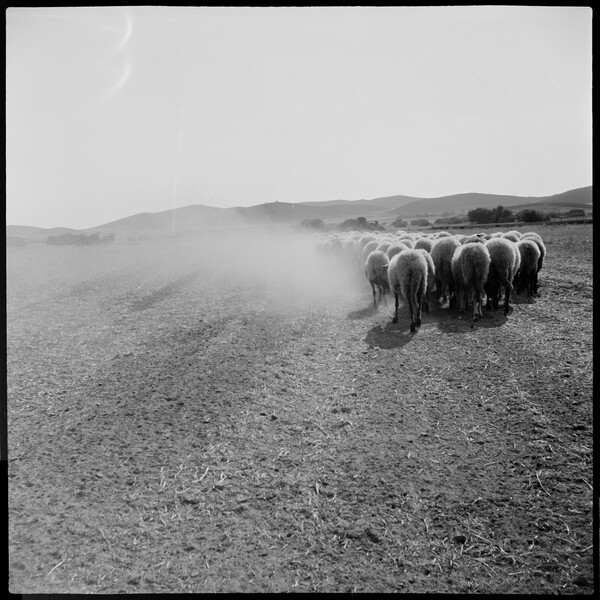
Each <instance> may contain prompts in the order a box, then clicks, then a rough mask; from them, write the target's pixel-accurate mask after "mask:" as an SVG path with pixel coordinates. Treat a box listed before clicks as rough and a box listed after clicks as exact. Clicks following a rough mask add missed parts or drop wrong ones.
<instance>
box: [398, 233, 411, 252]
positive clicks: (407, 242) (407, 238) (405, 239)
mask: <svg viewBox="0 0 600 600" xmlns="http://www.w3.org/2000/svg"><path fill="white" fill-rule="evenodd" d="M396 241H397V242H402V243H403V244H404V245H406V246H408V247H409V248H410V249H411V250H412V249H413V248H414V247H415V240H414V239H413V238H412V237H411V236H409V235H403V236H402V237H399V238H397V239H396Z"/></svg>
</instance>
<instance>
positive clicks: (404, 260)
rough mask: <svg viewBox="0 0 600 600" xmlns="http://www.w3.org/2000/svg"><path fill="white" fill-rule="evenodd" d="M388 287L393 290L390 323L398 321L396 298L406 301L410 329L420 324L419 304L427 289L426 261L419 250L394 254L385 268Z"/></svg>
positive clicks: (410, 249) (414, 329)
mask: <svg viewBox="0 0 600 600" xmlns="http://www.w3.org/2000/svg"><path fill="white" fill-rule="evenodd" d="M387 276H388V283H389V288H390V289H391V290H392V291H393V292H394V299H395V305H394V306H395V309H394V318H393V319H392V323H397V322H398V298H399V295H400V294H401V295H402V297H403V298H405V299H406V301H407V302H408V311H409V314H410V330H411V332H413V333H414V332H415V331H416V330H417V327H420V326H421V305H422V300H423V296H424V295H425V293H426V291H427V261H426V259H425V256H423V252H421V251H419V250H413V249H412V248H409V249H408V250H403V251H402V252H400V253H399V254H396V255H395V256H394V257H393V258H392V259H391V260H390V263H389V265H388V269H387Z"/></svg>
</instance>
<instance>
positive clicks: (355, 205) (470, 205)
mask: <svg viewBox="0 0 600 600" xmlns="http://www.w3.org/2000/svg"><path fill="white" fill-rule="evenodd" d="M499 205H502V206H504V207H505V208H508V209H510V210H513V211H514V210H518V209H522V208H537V209H539V210H545V211H548V210H557V211H558V210H568V209H570V208H584V209H587V210H591V209H592V186H588V187H583V188H577V189H573V190H569V191H566V192H563V193H560V194H554V195H552V196H542V197H530V196H507V195H498V194H482V193H465V194H454V195H450V196H441V197H438V198H416V197H412V196H402V195H398V196H385V197H380V198H373V199H371V200H364V199H362V200H329V201H325V202H300V203H295V204H292V203H287V202H269V203H264V204H257V205H255V206H247V207H233V208H217V207H214V206H206V205H202V204H192V205H190V206H185V207H181V208H175V209H171V210H166V211H162V212H157V213H149V212H144V213H138V214H134V215H131V216H129V217H125V218H123V219H119V220H117V221H111V222H109V223H104V224H103V225H98V226H96V227H92V228H89V229H85V230H74V229H67V228H64V227H55V228H52V229H42V228H37V227H28V226H18V225H9V226H7V227H6V235H7V238H8V237H28V238H31V237H38V238H39V237H41V236H48V235H55V234H58V233H63V232H71V233H75V232H78V233H82V232H85V233H99V232H101V233H108V232H116V233H120V234H122V235H123V234H131V233H148V234H167V235H168V234H173V233H182V232H186V231H190V232H193V231H196V230H202V229H203V228H206V227H213V228H214V227H229V226H233V225H266V224H273V225H275V224H282V223H287V224H299V223H300V222H301V221H303V220H305V219H321V220H323V221H324V222H326V223H341V222H343V221H344V220H345V219H349V218H357V217H365V218H367V219H370V220H378V221H380V222H381V223H383V224H385V223H391V222H392V221H393V220H394V219H395V218H397V217H402V218H405V217H408V218H411V217H430V216H440V215H452V214H462V215H465V214H466V213H467V212H468V211H469V210H472V209H474V208H495V207H496V206H499Z"/></svg>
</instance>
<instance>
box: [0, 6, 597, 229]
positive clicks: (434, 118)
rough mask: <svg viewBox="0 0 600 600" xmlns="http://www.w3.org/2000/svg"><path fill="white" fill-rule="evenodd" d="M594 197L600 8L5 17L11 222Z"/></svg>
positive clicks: (151, 11) (124, 10) (69, 12)
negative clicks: (399, 199) (322, 204)
mask: <svg viewBox="0 0 600 600" xmlns="http://www.w3.org/2000/svg"><path fill="white" fill-rule="evenodd" d="M589 185H592V10H591V9H590V8H589V7H535V6H493V5H489V6H430V7H427V6H425V7H411V6H405V7H402V6H396V7H375V6H354V7H350V6H348V7H339V6H330V7H271V8H269V7H263V8H252V7H214V8H213V7H164V6H162V7H161V6H143V7H142V6H140V7H134V6H115V7H57V8H42V7H39V8H37V7H36V8H9V9H7V11H6V224H7V225H29V226H35V227H44V228H49V227H58V226H62V227H72V228H75V229H86V228H90V227H95V226H99V225H104V224H106V223H109V222H111V221H114V220H117V219H121V218H124V217H127V216H130V215H134V214H137V213H142V212H161V211H165V210H169V209H172V208H176V207H182V206H189V205H192V204H204V205H208V206H215V207H235V206H253V205H257V204H262V203H265V202H275V201H279V202H290V203H296V202H313V201H325V200H338V199H344V200H358V199H363V198H364V199H371V198H378V197H382V196H393V195H398V194H401V195H407V196H416V197H420V198H433V197H439V196H445V195H451V194H458V193H466V192H481V193H489V194H509V195H518V196H546V195H552V194H559V193H562V192H565V191H567V190H570V189H574V188H579V187H584V186H589Z"/></svg>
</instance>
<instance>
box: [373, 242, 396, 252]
mask: <svg viewBox="0 0 600 600" xmlns="http://www.w3.org/2000/svg"><path fill="white" fill-rule="evenodd" d="M391 245H392V242H390V241H389V240H384V241H383V242H379V244H378V245H377V248H375V250H381V251H382V252H387V249H388V248H389V247H390V246H391Z"/></svg>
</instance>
